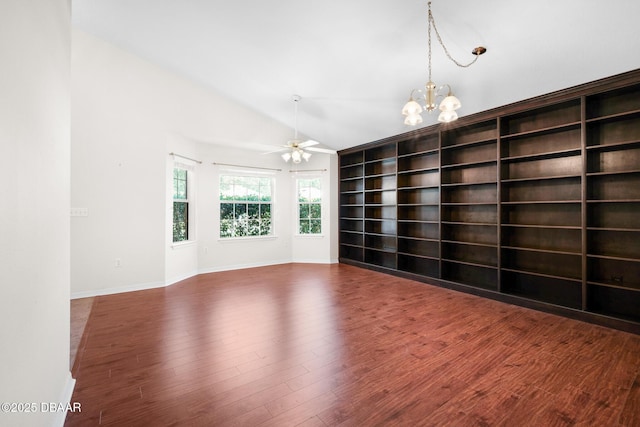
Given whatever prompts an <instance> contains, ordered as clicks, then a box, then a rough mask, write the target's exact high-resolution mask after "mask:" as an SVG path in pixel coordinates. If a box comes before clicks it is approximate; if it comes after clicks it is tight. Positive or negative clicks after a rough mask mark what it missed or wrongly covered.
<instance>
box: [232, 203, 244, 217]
mask: <svg viewBox="0 0 640 427" xmlns="http://www.w3.org/2000/svg"><path fill="white" fill-rule="evenodd" d="M234 208H235V211H236V212H235V214H236V219H240V218H243V217H246V216H247V205H246V204H245V203H236V204H235V205H234Z"/></svg>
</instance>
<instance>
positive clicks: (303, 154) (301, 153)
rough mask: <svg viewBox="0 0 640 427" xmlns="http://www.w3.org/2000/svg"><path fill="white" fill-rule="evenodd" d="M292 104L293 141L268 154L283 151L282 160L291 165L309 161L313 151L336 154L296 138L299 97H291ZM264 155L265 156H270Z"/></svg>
mask: <svg viewBox="0 0 640 427" xmlns="http://www.w3.org/2000/svg"><path fill="white" fill-rule="evenodd" d="M292 99H293V102H294V105H295V125H294V129H295V133H294V136H293V139H291V140H289V141H288V142H287V144H285V145H283V146H282V148H280V149H279V150H276V151H271V152H270V153H277V152H279V151H285V153H283V154H282V158H283V159H284V161H285V162H288V161H289V160H291V161H292V162H293V163H300V162H302V160H304V161H307V162H308V161H309V159H310V158H311V153H310V151H315V152H316V153H327V154H336V151H335V150H329V149H326V148H319V147H314V145H318V144H319V142H318V141H314V140H312V139H308V140H302V139H300V138H298V102H300V99H301V98H300V95H293V98H292ZM270 153H265V154H270Z"/></svg>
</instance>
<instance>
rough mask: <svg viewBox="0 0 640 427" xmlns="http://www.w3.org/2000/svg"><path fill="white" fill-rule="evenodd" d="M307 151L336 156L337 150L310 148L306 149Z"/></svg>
mask: <svg viewBox="0 0 640 427" xmlns="http://www.w3.org/2000/svg"><path fill="white" fill-rule="evenodd" d="M306 150H308V151H315V152H316V153H326V154H336V150H329V149H327V148H315V147H310V148H306Z"/></svg>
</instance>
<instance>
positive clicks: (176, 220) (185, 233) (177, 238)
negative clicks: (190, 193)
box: [173, 202, 189, 242]
mask: <svg viewBox="0 0 640 427" xmlns="http://www.w3.org/2000/svg"><path fill="white" fill-rule="evenodd" d="M188 239H189V204H188V203H185V202H173V241H174V242H182V241H184V240H188Z"/></svg>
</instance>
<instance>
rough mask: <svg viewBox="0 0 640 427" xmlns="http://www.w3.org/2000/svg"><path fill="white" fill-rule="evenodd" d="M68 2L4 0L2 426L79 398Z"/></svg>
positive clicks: (25, 422)
mask: <svg viewBox="0 0 640 427" xmlns="http://www.w3.org/2000/svg"><path fill="white" fill-rule="evenodd" d="M69 57H70V6H69V2H68V1H67V0H47V1H37V0H3V1H2V2H0V63H1V64H2V65H1V70H2V71H0V75H1V76H2V78H0V145H1V147H2V156H1V157H0V174H1V177H2V183H3V184H2V186H1V189H0V196H1V197H2V203H1V204H0V236H2V245H1V246H0V324H1V325H2V328H0V343H1V344H0V402H15V403H24V402H34V403H37V405H38V406H37V407H36V409H37V411H36V412H35V413H5V412H3V411H2V412H0V425H3V426H48V425H56V424H57V425H61V421H62V419H63V417H64V416H65V414H64V413H50V412H43V411H41V407H40V406H39V405H40V403H42V402H65V401H68V399H69V398H70V396H71V392H72V390H73V380H72V379H71V375H70V372H69V274H70V273H69Z"/></svg>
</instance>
